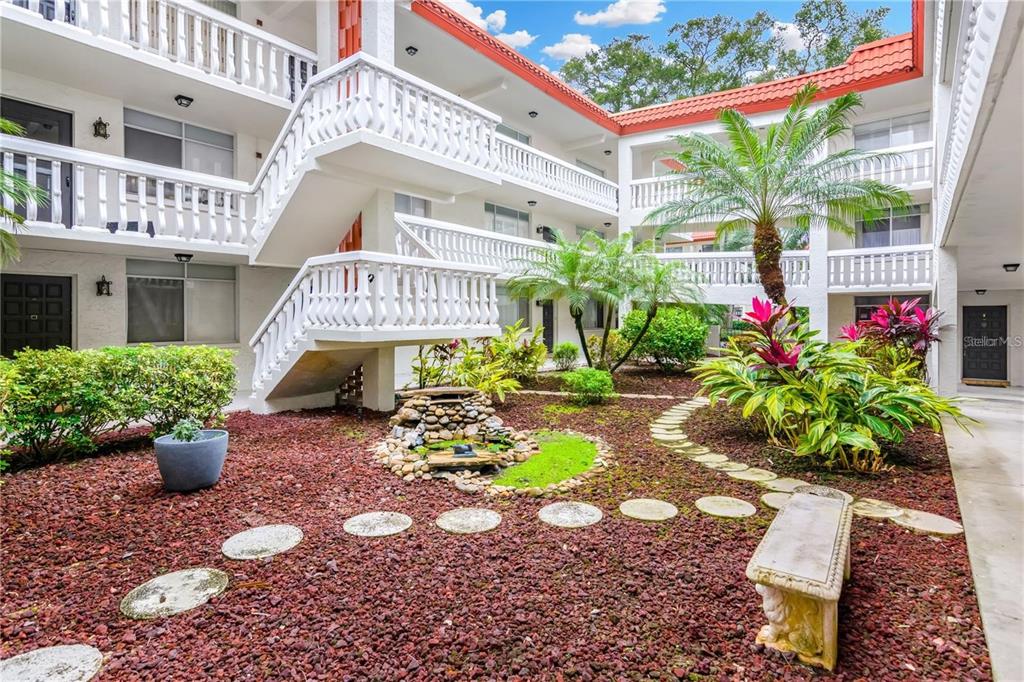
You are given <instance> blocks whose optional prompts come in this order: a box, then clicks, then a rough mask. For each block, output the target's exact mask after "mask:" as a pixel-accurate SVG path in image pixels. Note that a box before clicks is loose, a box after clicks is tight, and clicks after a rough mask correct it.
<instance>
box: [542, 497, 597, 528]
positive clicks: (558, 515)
mask: <svg viewBox="0 0 1024 682" xmlns="http://www.w3.org/2000/svg"><path fill="white" fill-rule="evenodd" d="M603 516H604V513H603V512H602V511H601V510H600V509H598V508H597V507H595V506H594V505H592V504H586V503H585V502H555V503H553V504H549V505H547V506H545V507H541V509H540V511H538V512H537V517H538V518H539V519H540V520H541V521H543V522H544V523H547V524H550V525H552V526H558V527H559V528H583V527H584V526H591V525H593V524H595V523H597V522H598V521H600V520H601V518H602V517H603Z"/></svg>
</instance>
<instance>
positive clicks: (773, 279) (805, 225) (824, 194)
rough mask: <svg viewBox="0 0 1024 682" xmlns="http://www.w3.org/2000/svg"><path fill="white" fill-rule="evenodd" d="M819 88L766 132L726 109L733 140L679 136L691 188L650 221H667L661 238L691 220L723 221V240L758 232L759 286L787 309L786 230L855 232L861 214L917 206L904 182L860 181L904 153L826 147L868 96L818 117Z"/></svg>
mask: <svg viewBox="0 0 1024 682" xmlns="http://www.w3.org/2000/svg"><path fill="white" fill-rule="evenodd" d="M817 92H818V89H817V87H816V86H815V85H813V84H810V85H807V86H805V87H804V88H802V89H801V90H800V91H799V92H798V93H797V94H796V96H795V97H794V98H793V102H792V104H790V107H789V109H788V111H787V112H786V114H785V116H784V117H783V119H782V120H781V121H779V122H777V123H773V124H771V125H769V126H768V127H767V129H766V130H765V131H764V134H763V136H760V135H758V132H757V131H756V130H755V129H754V126H753V125H752V124H751V123H750V120H749V119H747V117H746V116H744V115H743V114H741V113H740V112H738V111H736V110H734V109H723V110H722V111H721V112H720V113H719V115H718V120H719V122H720V123H721V124H722V128H723V129H724V132H725V135H726V138H727V140H726V141H725V142H720V141H719V140H717V139H715V138H713V137H712V136H710V135H708V134H706V133H694V134H692V135H687V136H679V137H676V142H677V143H678V145H679V147H680V151H679V153H677V154H676V155H675V157H674V158H675V159H676V161H677V162H678V163H679V164H680V167H682V168H685V169H686V170H685V171H683V172H681V173H680V175H681V176H682V177H683V178H684V181H685V182H687V183H688V184H689V191H688V192H687V193H686V196H685V197H683V198H682V199H679V200H678V201H672V202H669V203H667V204H665V205H664V206H662V207H661V208H659V209H657V210H655V211H653V212H652V213H651V215H650V216H648V218H647V222H648V223H649V224H652V225H659V226H660V227H659V228H658V231H657V233H658V235H659V236H663V235H664V234H665V233H666V232H669V231H677V230H680V229H681V228H682V227H683V226H684V225H685V224H687V223H691V222H704V223H713V224H715V225H716V231H717V234H718V238H719V239H723V238H725V237H726V236H727V235H728V233H730V232H734V231H737V230H738V231H750V230H752V231H753V237H754V238H753V250H754V262H755V265H756V267H757V272H758V274H759V275H760V278H761V286H762V287H763V288H764V291H765V293H766V294H767V295H768V297H769V298H771V299H772V301H774V302H775V303H776V304H777V305H786V285H785V282H784V280H783V274H782V264H781V257H782V250H783V241H782V234H781V233H780V226H782V225H793V226H795V227H796V228H797V229H800V230H807V229H809V228H810V227H811V226H812V225H814V224H817V223H821V224H824V225H825V226H826V227H828V228H829V229H832V230H836V231H839V232H842V233H845V234H853V232H854V222H855V221H856V220H860V219H867V220H872V219H875V218H878V217H880V216H881V215H882V214H883V213H884V212H885V211H887V210H889V209H892V208H901V207H904V206H907V205H908V204H909V203H910V195H909V194H907V193H906V192H905V191H903V190H901V189H899V188H898V187H894V186H892V185H886V184H884V183H881V182H879V181H877V180H865V179H860V178H858V177H857V172H858V168H859V167H860V166H861V165H862V164H864V163H871V162H878V161H884V160H888V161H891V162H893V163H899V162H900V160H901V157H900V156H899V155H895V154H886V153H878V152H867V151H862V150H859V149H843V150H841V151H837V152H834V153H832V154H825V153H824V152H823V151H822V150H825V149H827V148H828V141H829V140H830V139H831V138H833V137H835V136H837V135H842V134H844V133H845V132H847V131H848V130H849V128H850V124H849V117H850V114H851V113H852V112H853V111H855V110H856V109H858V108H859V107H860V106H861V98H860V95H859V94H857V93H855V92H850V93H847V94H845V95H841V96H839V97H837V98H836V99H834V100H832V101H831V102H829V103H828V104H827V105H825V106H823V107H821V108H819V109H818V110H816V111H814V112H813V113H811V111H810V105H811V102H813V100H814V97H815V94H816V93H817Z"/></svg>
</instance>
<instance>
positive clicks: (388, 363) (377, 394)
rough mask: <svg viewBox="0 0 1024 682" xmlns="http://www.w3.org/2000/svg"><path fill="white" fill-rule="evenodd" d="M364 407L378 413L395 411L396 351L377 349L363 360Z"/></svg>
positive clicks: (392, 349)
mask: <svg viewBox="0 0 1024 682" xmlns="http://www.w3.org/2000/svg"><path fill="white" fill-rule="evenodd" d="M363 407H365V408H367V409H368V410H375V411H377V412H392V411H394V409H395V349H394V348H392V347H390V346H389V347H387V348H375V349H373V350H371V351H370V352H369V354H368V355H367V357H366V359H365V360H363Z"/></svg>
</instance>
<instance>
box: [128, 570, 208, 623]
mask: <svg viewBox="0 0 1024 682" xmlns="http://www.w3.org/2000/svg"><path fill="white" fill-rule="evenodd" d="M227 586H228V574H227V573H225V572H224V571H218V570H216V569H213V568H187V569H185V570H183V571H175V572H173V573H167V574H165V575H162V576H159V577H157V578H153V579H152V580H150V581H149V582H145V583H143V584H141V585H139V586H138V587H136V588H135V589H134V590H132V591H131V592H129V593H128V594H127V595H125V597H124V599H122V600H121V613H123V614H124V615H126V616H128V617H129V618H134V619H136V620H143V619H150V618H162V617H164V616H173V615H174V614H176V613H181V612H183V611H188V610H189V609H194V608H195V607H197V606H202V605H203V604H205V603H206V602H207V601H209V599H210V597H215V596H217V595H218V594H220V593H221V592H223V591H224V589H225V588H227Z"/></svg>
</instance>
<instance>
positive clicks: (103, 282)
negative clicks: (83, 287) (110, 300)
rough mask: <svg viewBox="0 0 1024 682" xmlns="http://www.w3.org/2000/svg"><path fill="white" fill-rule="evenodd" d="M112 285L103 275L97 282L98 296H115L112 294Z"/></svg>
mask: <svg viewBox="0 0 1024 682" xmlns="http://www.w3.org/2000/svg"><path fill="white" fill-rule="evenodd" d="M110 284H111V282H110V280H108V279H107V276H106V275H101V276H100V278H99V279H98V280H96V295H97V296H113V294H111V293H110Z"/></svg>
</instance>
